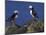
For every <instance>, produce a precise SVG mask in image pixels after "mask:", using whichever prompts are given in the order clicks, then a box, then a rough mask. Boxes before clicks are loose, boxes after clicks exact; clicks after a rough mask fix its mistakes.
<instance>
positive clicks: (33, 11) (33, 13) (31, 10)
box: [29, 6, 38, 18]
mask: <svg viewBox="0 0 46 35" xmlns="http://www.w3.org/2000/svg"><path fill="white" fill-rule="evenodd" d="M29 8H30V15H32V17H36V18H38V16H37V12H36V11H35V10H34V8H33V7H32V6H29Z"/></svg>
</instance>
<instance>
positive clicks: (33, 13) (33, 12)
mask: <svg viewBox="0 0 46 35" xmlns="http://www.w3.org/2000/svg"><path fill="white" fill-rule="evenodd" d="M32 15H33V16H36V15H37V12H36V11H35V10H34V8H32Z"/></svg>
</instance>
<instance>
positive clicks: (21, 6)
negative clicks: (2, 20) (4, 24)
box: [6, 1, 44, 26]
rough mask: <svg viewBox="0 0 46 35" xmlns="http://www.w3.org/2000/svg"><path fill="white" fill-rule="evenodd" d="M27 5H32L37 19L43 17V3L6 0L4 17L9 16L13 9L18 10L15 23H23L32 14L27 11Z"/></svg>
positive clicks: (30, 17)
mask: <svg viewBox="0 0 46 35" xmlns="http://www.w3.org/2000/svg"><path fill="white" fill-rule="evenodd" d="M29 5H32V6H33V8H34V9H35V11H36V12H37V15H38V16H39V19H40V20H41V19H43V18H44V4H43V3H34V2H17V1H16V2H15V1H8V2H7V3H6V18H8V17H10V16H11V15H12V14H13V12H14V10H18V11H19V15H18V18H17V19H16V24H18V25H21V26H22V25H23V24H24V23H25V22H26V21H27V20H30V19H32V16H31V15H30V12H29Z"/></svg>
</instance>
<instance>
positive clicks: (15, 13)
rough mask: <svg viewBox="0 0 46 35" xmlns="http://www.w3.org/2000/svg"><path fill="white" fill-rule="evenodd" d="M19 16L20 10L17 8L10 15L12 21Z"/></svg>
mask: <svg viewBox="0 0 46 35" xmlns="http://www.w3.org/2000/svg"><path fill="white" fill-rule="evenodd" d="M17 17H18V10H15V11H14V13H13V15H12V16H11V17H10V20H11V21H12V20H14V19H15V18H17Z"/></svg>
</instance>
